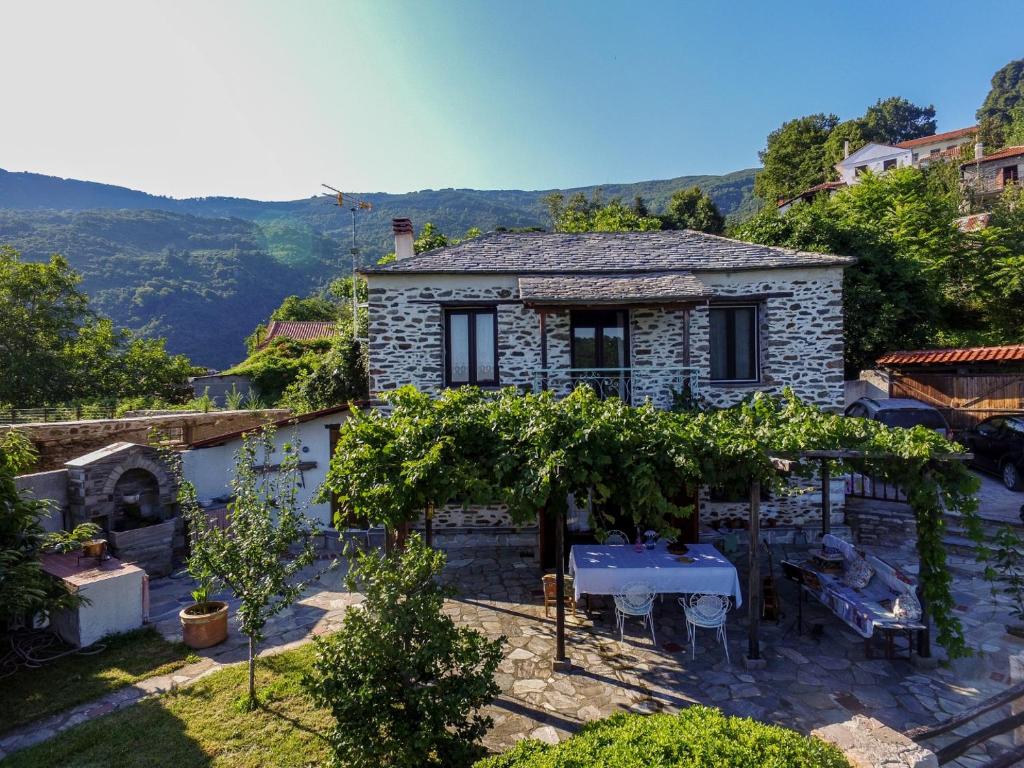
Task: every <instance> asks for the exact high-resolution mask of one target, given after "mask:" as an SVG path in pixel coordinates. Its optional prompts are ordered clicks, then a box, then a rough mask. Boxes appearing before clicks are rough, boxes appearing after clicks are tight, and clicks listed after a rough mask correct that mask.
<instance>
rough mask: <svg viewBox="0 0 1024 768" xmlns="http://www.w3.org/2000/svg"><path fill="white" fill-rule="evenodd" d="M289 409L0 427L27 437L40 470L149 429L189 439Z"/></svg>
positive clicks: (136, 439) (138, 439)
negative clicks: (35, 452)
mask: <svg viewBox="0 0 1024 768" xmlns="http://www.w3.org/2000/svg"><path fill="white" fill-rule="evenodd" d="M290 413H291V412H290V411H288V410H286V409H279V408H274V409H267V410H264V411H211V412H210V413H175V414H171V415H166V416H144V417H134V418H123V419H96V420H93V421H57V422H50V423H45V424H18V425H17V426H13V427H12V426H0V431H2V430H8V429H17V430H18V431H20V432H22V433H23V434H24V435H25V436H26V437H28V439H29V440H31V441H32V444H33V445H34V446H35V448H36V450H37V451H38V452H39V460H38V462H37V464H36V467H35V471H37V472H42V471H47V470H51V469H58V468H60V467H62V466H63V465H64V463H65V462H66V461H70V460H71V459H74V458H77V457H78V456H82V455H84V454H87V453H91V452H92V451H95V450H97V449H98V448H103V447H105V446H107V445H110V444H111V443H117V442H126V443H139V444H146V443H148V442H149V433H150V431H151V430H152V429H157V430H159V431H161V432H163V433H164V434H166V435H168V436H169V437H170V438H171V439H178V440H180V441H181V442H183V443H191V442H193V441H198V440H203V439H205V438H208V437H215V436H216V435H223V434H227V433H229V432H234V431H236V430H240V429H249V428H251V427H255V426H258V425H260V424H265V423H267V422H270V421H277V420H279V419H283V418H286V417H287V416H289V415H290Z"/></svg>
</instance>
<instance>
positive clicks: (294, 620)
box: [0, 547, 1024, 768]
mask: <svg viewBox="0 0 1024 768" xmlns="http://www.w3.org/2000/svg"><path fill="white" fill-rule="evenodd" d="M879 554H881V555H882V556H883V557H886V558H887V559H888V560H889V561H890V562H894V563H896V564H901V565H905V564H906V563H908V562H910V561H911V560H912V552H910V551H908V550H885V551H879ZM739 564H740V565H741V566H742V563H739ZM950 566H951V568H952V571H953V574H954V577H955V581H954V587H953V588H954V596H955V598H956V603H957V609H956V610H957V615H958V616H959V617H960V619H961V621H962V622H963V624H964V627H965V630H966V632H967V637H968V641H969V642H970V643H971V644H972V645H974V646H975V647H977V648H978V649H979V653H978V654H976V655H975V656H974V657H972V658H970V659H967V660H961V661H957V662H955V663H953V664H950V665H948V666H934V667H932V668H928V667H921V666H918V665H915V664H912V663H910V662H908V661H905V660H891V661H890V660H883V659H867V658H866V657H865V651H864V644H863V642H862V640H861V639H860V638H859V637H858V636H856V635H854V634H853V633H852V632H851V631H849V630H847V629H846V627H845V625H843V624H842V623H840V622H839V621H838V620H837V619H835V617H833V616H832V615H831V614H830V613H827V612H826V611H825V610H824V609H823V608H821V607H820V606H814V605H811V604H809V603H805V611H804V622H805V631H804V632H803V634H798V632H797V628H796V611H795V605H796V603H795V591H794V589H793V588H792V585H790V584H789V583H787V582H784V581H780V583H779V584H778V585H777V586H778V589H779V591H780V595H781V598H782V603H783V609H784V610H785V612H786V613H785V615H784V616H783V618H782V620H781V621H780V622H778V623H777V624H776V623H770V622H763V623H762V625H761V635H762V655H763V656H764V658H765V659H766V661H767V664H766V666H765V668H764V669H758V670H747V669H746V668H745V667H744V666H743V664H742V657H743V654H744V652H745V650H746V621H745V617H746V611H745V607H744V608H742V609H740V610H738V611H733V612H732V614H731V615H730V621H729V624H728V631H729V647H730V654H731V656H732V659H733V662H732V664H728V663H726V661H725V657H724V654H723V653H722V649H721V646H720V645H719V644H718V643H717V642H716V641H715V639H714V633H713V632H711V631H703V632H701V633H700V634H699V635H698V642H697V654H696V658H691V654H690V648H689V645H688V644H687V642H686V631H685V626H684V623H683V620H682V614H681V610H680V609H679V607H678V605H677V604H676V602H675V600H674V599H673V598H671V597H666V598H665V599H664V601H663V602H658V603H656V610H655V629H656V632H657V637H658V644H657V646H655V645H653V644H652V642H651V639H650V635H649V633H647V632H646V630H644V629H643V628H642V627H641V625H640V624H639V622H634V623H632V624H629V623H627V627H626V639H625V642H620V641H619V637H618V633H617V631H616V630H615V629H614V627H613V621H612V619H611V610H610V604H609V603H608V602H606V601H605V600H604V599H601V598H595V599H594V600H593V604H592V607H591V610H590V611H589V612H584V611H583V610H582V609H583V608H585V605H584V604H581V606H580V607H581V610H580V611H579V613H578V615H577V616H575V617H570V619H569V631H568V644H567V652H568V655H569V656H570V658H571V660H572V663H573V671H572V672H571V673H568V674H554V673H552V671H551V658H552V652H553V645H554V618H553V616H552V618H550V619H548V618H545V617H544V609H543V606H542V604H541V592H540V584H541V582H540V578H539V574H538V571H537V568H536V566H535V564H534V563H533V561H532V560H531V559H529V558H525V557H522V556H521V553H520V551H519V550H518V549H499V548H494V547H489V548H472V549H471V548H459V549H452V550H450V552H449V562H448V568H447V570H446V578H448V579H449V580H450V581H451V582H452V583H453V584H454V585H456V587H457V589H458V591H459V595H458V597H457V598H456V599H454V600H452V601H449V603H448V604H447V606H446V610H447V611H448V612H449V613H450V615H452V617H453V618H454V619H455V620H456V621H458V622H460V623H463V624H466V625H469V626H473V627H475V628H477V629H480V630H481V631H483V632H485V633H486V634H487V635H489V636H491V637H498V636H504V637H505V638H506V640H507V646H506V653H505V657H504V659H503V661H502V663H501V665H500V666H499V669H498V673H497V682H498V684H499V686H500V687H501V691H502V693H501V695H500V696H499V697H498V698H497V700H496V701H495V702H494V703H493V704H492V705H490V706H489V707H488V708H487V712H488V714H490V715H491V716H492V717H493V718H494V722H495V726H494V728H493V730H492V731H491V732H490V733H489V734H488V736H487V737H486V739H485V744H486V745H487V746H488V747H490V748H492V749H503V748H506V747H508V746H509V745H511V744H512V743H514V742H515V741H517V740H519V739H522V738H527V737H532V738H537V739H541V740H544V741H548V742H555V741H558V740H560V739H563V738H565V737H566V736H567V735H568V734H570V733H572V732H574V731H575V730H577V729H578V728H579V727H580V726H581V725H582V724H584V723H586V722H587V721H589V720H594V719H597V718H600V717H605V716H607V715H610V714H612V713H615V712H621V711H630V712H659V711H665V712H671V711H675V710H678V709H680V708H682V707H686V706H689V705H691V704H694V703H702V704H709V705H713V706H718V707H721V708H722V709H723V710H724V711H725V712H727V713H728V714H735V715H743V716H750V717H755V718H758V719H760V720H765V721H769V722H775V723H778V724H780V725H785V726H787V727H790V728H796V729H797V730H800V731H803V732H809V731H810V730H812V729H813V728H816V727H819V726H822V725H826V724H829V723H834V722H840V721H843V720H846V719H848V718H850V717H851V716H852V715H854V714H859V713H863V714H867V715H870V716H872V717H874V718H877V719H878V720H880V721H882V722H883V723H885V724H887V725H889V726H890V727H892V728H894V729H896V730H900V731H902V730H906V729H907V728H910V727H913V726H915V725H920V724H926V723H933V722H936V721H937V720H942V719H944V718H946V717H948V716H949V715H951V714H954V713H956V712H958V711H960V710H961V709H963V708H965V707H967V706H971V705H972V704H974V703H976V702H978V701H980V700H981V699H983V698H986V697H988V696H990V695H992V694H993V693H995V692H998V691H999V690H1001V689H1003V688H1005V686H1006V685H1008V684H1009V675H1008V670H1009V661H1008V658H1009V655H1011V654H1017V653H1022V652H1024V641H1022V640H1019V639H1017V638H1014V637H1012V636H1010V635H1007V634H1006V632H1005V631H1004V624H1005V623H1006V619H1007V617H1008V611H1007V603H1006V601H1005V598H1000V599H999V601H996V602H994V601H993V599H992V597H991V595H990V589H989V585H988V584H987V583H986V582H984V580H983V579H982V578H981V573H980V568H979V566H977V564H975V563H973V562H972V561H971V560H970V559H969V558H964V557H951V559H950ZM741 571H742V567H741ZM341 580H342V571H341V570H337V571H334V572H332V573H330V574H328V575H327V576H325V577H324V578H323V579H322V580H321V581H320V582H319V583H317V584H316V585H315V586H314V587H313V588H311V589H310V590H308V591H307V593H306V594H305V596H304V597H303V599H302V600H300V601H299V603H297V604H296V605H294V606H292V607H291V608H289V609H288V610H287V611H285V612H283V613H282V614H280V615H278V616H277V617H275V618H274V619H273V620H272V621H271V623H270V625H269V627H268V636H267V641H266V642H265V643H264V644H263V651H262V652H263V653H274V652H280V651H281V650H284V649H286V648H290V647H294V646H295V645H297V644H300V643H303V642H307V641H308V640H309V639H310V638H311V637H312V636H314V635H318V634H323V633H326V632H330V631H332V630H334V629H336V628H337V627H338V626H339V625H340V623H341V621H342V618H343V616H344V612H345V609H346V608H347V607H348V606H349V605H352V604H354V603H356V602H358V601H359V599H360V597H359V595H357V594H351V593H349V592H347V591H346V590H345V589H344V587H343V586H342V583H341ZM743 583H744V584H745V581H744V582H743ZM191 589H192V584H191V582H190V581H189V580H188V579H187V578H183V577H182V578H169V579H162V580H158V581H154V582H153V584H152V588H151V609H150V613H151V618H152V621H153V622H154V624H155V626H156V627H157V628H158V629H159V630H160V631H161V632H162V633H163V634H164V635H165V636H166V637H168V638H171V639H178V638H179V637H180V627H179V625H178V619H177V612H178V610H180V608H181V607H182V606H183V605H186V604H188V603H189V602H190V598H189V596H188V593H189V592H190V590H191ZM744 591H745V590H744ZM553 613H554V612H553V611H552V614H553ZM811 628H816V629H815V630H814V631H809V630H811ZM201 656H202V660H201V661H200V662H198V663H197V664H193V665H190V666H188V667H185V668H183V669H180V670H178V671H176V672H175V673H174V674H173V675H167V676H163V677H159V678H152V679H150V680H146V681H143V682H141V683H139V684H138V685H135V686H132V687H130V688H126V689H123V690H121V691H118V692H115V693H114V694H111V695H109V696H107V697H104V698H103V699H100V700H98V701H96V702H92V703H90V704H88V705H84V706H82V707H78V708H75V709H73V710H71V711H69V712H65V713H63V714H61V715H58V716H56V717H53V718H49V719H48V720H46V721H43V722H39V723H36V724H33V725H32V726H29V727H27V728H24V729H21V730H20V731H17V732H14V733H12V734H9V735H8V736H7V737H5V738H4V739H0V758H2V756H3V754H4V753H5V752H12V751H14V750H17V749H22V748H24V747H26V746H29V745H30V744H32V743H36V742H38V741H41V740H44V739H46V738H50V737H52V736H53V735H54V734H55V733H58V732H60V731H62V730H65V729H66V728H69V727H71V726H72V725H74V724H76V723H79V722H82V721H84V720H86V719H90V718H93V717H98V716H101V715H102V714H105V713H107V712H110V711H113V710H115V709H118V708H121V707H124V706H129V705H131V704H132V703H134V702H136V701H138V700H139V699H141V698H143V697H145V696H148V695H152V694H153V693H158V692H162V691H166V690H169V689H170V688H172V687H175V686H180V685H187V684H188V683H190V682H192V681H193V680H195V679H198V678H199V677H201V676H203V675H206V674H209V673H210V672H212V671H214V670H216V669H218V668H219V667H221V666H222V665H224V664H229V663H234V662H237V661H241V660H243V659H244V658H245V657H246V644H245V641H244V638H242V637H241V635H240V634H239V633H238V632H237V631H234V629H233V631H232V634H231V637H230V639H229V640H228V641H227V642H226V643H224V644H222V645H221V646H218V647H216V648H213V649H209V650H208V651H203V652H201ZM994 717H995V715H991V716H989V718H990V719H992V718H994ZM980 722H982V723H984V722H987V721H986V720H984V719H983V720H982V721H980ZM955 735H956V733H954V734H953V735H952V736H950V737H945V739H944V740H941V741H939V742H937V744H940V743H945V741H948V740H950V739H951V738H954V737H955ZM1010 743H1011V742H1010V740H1009V738H1008V737H1005V736H1004V737H1001V738H999V739H997V740H995V741H993V742H991V743H989V744H988V745H987V754H989V755H995V754H998V753H1000V752H1001V751H1005V749H1006V748H1007V747H1008V746H1009V745H1010ZM937 744H936V745H937ZM936 745H932V746H936ZM985 755H986V752H984V751H981V750H976V751H975V752H973V753H970V754H969V755H968V756H966V757H964V758H962V759H961V760H960V761H958V762H956V763H951V765H959V766H963V767H965V768H976V767H977V766H980V765H981V764H982V763H983V759H984V758H985Z"/></svg>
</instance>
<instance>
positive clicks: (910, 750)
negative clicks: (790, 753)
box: [811, 715, 939, 768]
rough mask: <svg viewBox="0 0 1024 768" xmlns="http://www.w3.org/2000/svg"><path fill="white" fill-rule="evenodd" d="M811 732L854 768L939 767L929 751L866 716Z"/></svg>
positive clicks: (859, 716) (858, 716) (855, 716)
mask: <svg viewBox="0 0 1024 768" xmlns="http://www.w3.org/2000/svg"><path fill="white" fill-rule="evenodd" d="M811 734H812V735H814V736H817V737H818V738H819V739H821V740H822V741H827V742H829V743H830V744H834V745H835V746H836V747H838V748H839V750H840V751H842V753H843V756H844V757H846V759H847V760H848V761H849V763H850V765H851V766H852V767H853V768H939V761H938V760H937V759H936V757H935V755H934V754H933V753H932V752H931V751H930V750H928V749H927V748H925V747H922V746H921V745H920V744H917V743H915V742H913V741H911V740H910V739H908V738H907V737H906V736H904V735H903V734H902V733H899V732H898V731H894V730H893V729H892V728H889V727H888V726H887V725H884V724H883V723H880V722H879V721H878V720H875V719H874V718H873V717H867V716H866V715H854V716H853V717H852V718H850V719H849V720H846V721H845V722H842V723H834V724H832V725H826V726H824V727H822V728H817V729H815V730H813V731H811Z"/></svg>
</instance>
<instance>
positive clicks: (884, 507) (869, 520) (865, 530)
mask: <svg viewBox="0 0 1024 768" xmlns="http://www.w3.org/2000/svg"><path fill="white" fill-rule="evenodd" d="M846 524H847V525H849V526H850V528H852V529H853V533H854V537H855V539H854V540H855V541H856V542H857V544H867V545H876V544H882V545H889V544H893V543H894V542H904V541H913V540H915V539H917V521H916V520H915V518H914V512H913V510H912V509H911V508H910V506H909V505H908V504H901V503H897V502H891V501H872V500H870V499H858V498H855V497H850V498H848V499H847V500H846Z"/></svg>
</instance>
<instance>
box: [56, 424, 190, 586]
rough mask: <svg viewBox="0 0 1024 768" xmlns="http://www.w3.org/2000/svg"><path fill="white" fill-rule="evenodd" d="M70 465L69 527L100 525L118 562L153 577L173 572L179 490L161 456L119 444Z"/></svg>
mask: <svg viewBox="0 0 1024 768" xmlns="http://www.w3.org/2000/svg"><path fill="white" fill-rule="evenodd" d="M64 466H65V467H67V470H68V510H69V514H70V518H71V519H70V520H69V521H68V523H69V527H71V526H75V525H78V524H79V523H85V522H93V523H96V524H97V525H99V526H100V527H101V528H102V529H103V531H104V536H105V537H106V539H107V540H108V542H109V543H110V546H111V549H112V550H113V552H114V554H115V555H116V556H117V557H119V558H120V559H122V560H125V561H129V562H136V563H138V565H139V566H140V567H142V568H144V569H145V570H146V572H147V573H149V574H150V575H151V576H163V575H166V574H168V573H170V571H171V564H172V555H173V544H174V537H175V534H176V532H177V528H178V527H179V522H178V521H179V518H178V515H177V511H178V508H177V492H178V487H177V484H176V482H175V481H174V479H173V477H172V476H171V474H170V473H169V472H168V471H167V467H166V466H165V465H164V462H163V459H162V457H161V456H160V452H159V451H157V450H156V449H155V448H152V447H150V446H146V445H137V444H135V443H113V444H112V445H108V446H107V447H106V448H101V449H100V450H98V451H93V452H92V453H89V454H86V455H85V456H81V457H79V458H77V459H73V460H71V461H69V462H67V464H65V465H64Z"/></svg>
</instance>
